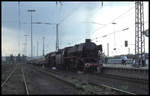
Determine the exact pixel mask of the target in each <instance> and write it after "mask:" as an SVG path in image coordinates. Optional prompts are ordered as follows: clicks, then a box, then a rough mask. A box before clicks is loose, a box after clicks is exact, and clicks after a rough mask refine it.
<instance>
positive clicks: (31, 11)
mask: <svg viewBox="0 0 150 96" xmlns="http://www.w3.org/2000/svg"><path fill="white" fill-rule="evenodd" d="M28 12H30V13H31V58H32V56H33V53H32V47H33V38H32V13H33V12H35V10H33V9H32V10H28Z"/></svg>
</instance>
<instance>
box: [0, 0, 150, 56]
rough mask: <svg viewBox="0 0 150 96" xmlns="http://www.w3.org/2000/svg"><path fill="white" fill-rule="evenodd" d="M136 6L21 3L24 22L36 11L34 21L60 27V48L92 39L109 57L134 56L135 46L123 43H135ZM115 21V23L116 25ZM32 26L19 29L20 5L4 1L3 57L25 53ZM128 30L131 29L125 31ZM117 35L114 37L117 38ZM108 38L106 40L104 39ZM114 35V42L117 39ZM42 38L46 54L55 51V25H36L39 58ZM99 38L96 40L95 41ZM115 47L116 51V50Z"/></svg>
mask: <svg viewBox="0 0 150 96" xmlns="http://www.w3.org/2000/svg"><path fill="white" fill-rule="evenodd" d="M134 6H135V3H134V2H104V3H103V7H102V6H101V2H62V5H60V4H58V5H57V6H56V2H21V3H20V10H21V12H20V17H21V23H30V22H31V21H30V13H29V12H27V10H28V9H35V10H36V12H35V13H33V22H44V23H46V22H49V23H60V22H61V23H60V24H59V41H60V42H59V47H60V48H64V47H67V46H73V45H75V44H78V43H83V42H84V41H85V39H86V38H91V39H92V41H93V42H95V43H96V44H97V45H98V44H102V45H103V50H104V53H105V54H106V55H107V43H109V49H110V50H109V55H110V56H113V55H119V54H127V53H128V52H129V48H130V53H133V54H134V48H135V46H134V45H129V47H125V46H124V41H125V40H128V42H129V44H135V27H134V23H135V8H134ZM148 7H149V5H148V2H144V16H145V17H144V21H145V26H144V27H145V30H146V29H148V26H149V25H148V21H149V17H148V15H149V13H148V12H149V11H148ZM112 22H115V23H116V24H115V25H113V24H112ZM30 26H31V25H30V24H21V31H20V32H19V28H18V2H2V56H6V55H7V56H8V55H10V54H13V55H17V54H18V52H19V48H18V46H19V42H18V41H19V40H20V49H21V50H20V52H21V54H25V48H24V47H25V46H24V45H23V44H24V43H25V37H24V35H26V34H28V35H30V32H31V29H30ZM125 28H129V29H128V30H125V31H122V30H123V29H125ZM114 32H115V35H114ZM105 35H107V36H106V37H103V36H105ZM114 36H115V39H114ZM42 37H45V38H46V39H45V47H46V48H45V53H49V52H52V51H55V46H56V45H55V43H56V30H55V25H46V24H39V25H38V24H33V42H34V45H33V46H34V47H33V50H34V56H36V54H37V53H36V52H37V41H38V42H39V50H38V51H39V52H38V54H39V55H42V50H43V49H42V44H43V43H42ZM96 38H97V39H96ZM27 43H28V44H27V55H28V56H30V54H31V53H30V50H31V46H30V37H28V41H27ZM114 47H116V48H117V50H116V51H113V48H114ZM145 49H146V52H149V51H148V37H145Z"/></svg>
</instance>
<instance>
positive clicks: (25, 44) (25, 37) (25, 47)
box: [24, 35, 30, 56]
mask: <svg viewBox="0 0 150 96" xmlns="http://www.w3.org/2000/svg"><path fill="white" fill-rule="evenodd" d="M24 36H25V45H26V47H25V50H26V51H25V55H26V56H27V36H30V35H24Z"/></svg>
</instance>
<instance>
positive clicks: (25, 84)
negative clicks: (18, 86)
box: [21, 67, 29, 95]
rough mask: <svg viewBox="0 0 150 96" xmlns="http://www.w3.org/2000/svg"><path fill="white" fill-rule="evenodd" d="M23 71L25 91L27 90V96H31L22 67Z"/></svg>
mask: <svg viewBox="0 0 150 96" xmlns="http://www.w3.org/2000/svg"><path fill="white" fill-rule="evenodd" d="M21 71H22V76H23V81H24V86H25V89H26V94H27V95H29V89H28V86H27V82H26V79H25V75H24V71H23V67H22V70H21Z"/></svg>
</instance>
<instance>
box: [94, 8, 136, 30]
mask: <svg viewBox="0 0 150 96" xmlns="http://www.w3.org/2000/svg"><path fill="white" fill-rule="evenodd" d="M133 8H134V6H133V7H131V8H129V10H127V11H126V12H124V13H122V14H121V15H119V16H118V17H116V18H115V19H113V20H111V21H110V22H109V23H108V24H105V25H103V26H102V27H98V28H97V29H96V30H95V31H93V32H92V33H95V32H97V31H98V30H100V29H102V28H105V27H106V26H108V25H109V24H111V23H112V22H114V21H115V20H117V19H118V18H120V17H122V16H123V15H125V14H127V13H128V12H130V10H132V9H133Z"/></svg>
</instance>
